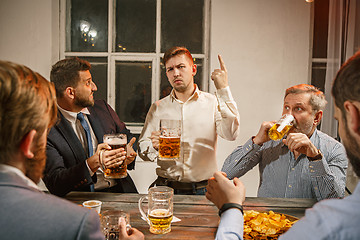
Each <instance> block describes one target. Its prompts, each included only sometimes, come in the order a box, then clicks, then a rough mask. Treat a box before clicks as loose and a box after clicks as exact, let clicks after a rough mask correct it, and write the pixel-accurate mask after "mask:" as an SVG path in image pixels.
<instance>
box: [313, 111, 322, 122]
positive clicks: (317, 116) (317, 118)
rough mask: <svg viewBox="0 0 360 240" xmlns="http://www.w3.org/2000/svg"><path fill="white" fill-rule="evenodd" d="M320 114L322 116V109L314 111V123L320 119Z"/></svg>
mask: <svg viewBox="0 0 360 240" xmlns="http://www.w3.org/2000/svg"><path fill="white" fill-rule="evenodd" d="M322 116H323V111H321V110H319V111H318V112H317V113H315V119H314V124H316V125H318V124H319V123H320V121H321V118H322Z"/></svg>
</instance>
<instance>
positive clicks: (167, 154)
mask: <svg viewBox="0 0 360 240" xmlns="http://www.w3.org/2000/svg"><path fill="white" fill-rule="evenodd" d="M160 131H161V133H160V138H159V159H160V160H176V159H179V156H180V135H181V121H180V120H170V119H161V120H160Z"/></svg>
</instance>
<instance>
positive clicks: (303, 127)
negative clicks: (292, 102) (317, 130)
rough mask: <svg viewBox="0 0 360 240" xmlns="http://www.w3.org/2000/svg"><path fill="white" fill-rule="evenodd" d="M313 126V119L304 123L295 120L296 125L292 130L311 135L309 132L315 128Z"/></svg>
mask: <svg viewBox="0 0 360 240" xmlns="http://www.w3.org/2000/svg"><path fill="white" fill-rule="evenodd" d="M313 127H314V126H313V121H307V122H304V123H302V124H299V123H297V122H295V123H294V127H293V128H292V129H291V130H292V131H291V132H296V133H303V134H305V135H306V136H309V134H310V133H311V131H312V130H313Z"/></svg>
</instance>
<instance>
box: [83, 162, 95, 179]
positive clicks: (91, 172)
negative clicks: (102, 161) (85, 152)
mask: <svg viewBox="0 0 360 240" xmlns="http://www.w3.org/2000/svg"><path fill="white" fill-rule="evenodd" d="M85 164H86V167H87V169H88V170H89V173H90V176H91V177H92V176H94V174H95V172H93V171H91V168H90V167H89V165H88V162H87V161H85Z"/></svg>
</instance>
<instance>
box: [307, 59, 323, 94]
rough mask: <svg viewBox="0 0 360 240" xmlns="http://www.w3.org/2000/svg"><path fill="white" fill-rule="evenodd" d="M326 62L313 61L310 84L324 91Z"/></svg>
mask: <svg viewBox="0 0 360 240" xmlns="http://www.w3.org/2000/svg"><path fill="white" fill-rule="evenodd" d="M325 76H326V63H313V64H312V73H311V84H312V85H314V86H315V87H317V88H319V89H320V90H321V91H323V92H324V90H325Z"/></svg>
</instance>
